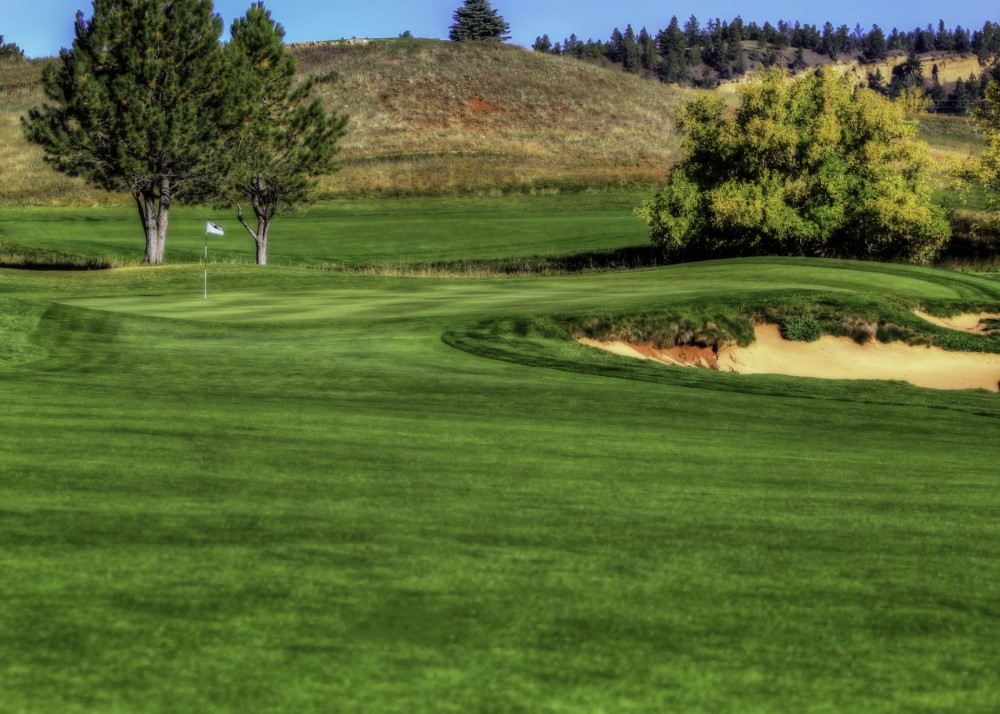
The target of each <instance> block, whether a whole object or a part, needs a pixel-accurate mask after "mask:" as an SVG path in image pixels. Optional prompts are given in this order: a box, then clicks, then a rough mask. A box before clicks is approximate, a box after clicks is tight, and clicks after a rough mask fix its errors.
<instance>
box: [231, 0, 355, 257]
mask: <svg viewBox="0 0 1000 714" xmlns="http://www.w3.org/2000/svg"><path fill="white" fill-rule="evenodd" d="M284 36H285V31H284V28H282V26H281V25H280V24H278V23H276V22H275V21H274V20H273V19H272V18H271V13H270V11H268V10H267V9H265V7H264V3H262V2H255V3H254V4H253V5H252V6H251V7H250V9H249V10H248V11H247V14H246V15H245V16H244V17H241V18H238V19H237V20H236V21H235V22H234V23H233V25H232V28H231V40H230V42H229V44H228V45H227V47H226V54H227V58H228V60H229V62H230V67H231V72H232V73H233V76H234V81H233V85H234V86H235V87H237V88H238V97H236V98H235V99H234V101H235V102H237V103H238V105H239V108H238V114H239V115H240V116H241V117H242V122H241V124H240V125H239V126H238V127H237V128H235V129H234V131H233V133H232V134H231V135H230V136H228V137H227V138H226V143H227V148H226V160H227V163H226V167H225V170H226V180H225V181H224V182H223V186H224V188H223V193H224V195H226V196H231V197H232V200H233V201H234V203H235V204H236V206H237V218H238V219H239V221H240V223H241V224H242V225H243V227H244V228H245V229H246V230H247V232H248V233H249V234H250V236H251V237H252V238H253V240H254V243H255V244H256V252H257V263H258V265H265V264H266V263H267V240H268V234H269V231H270V226H271V221H272V219H273V218H274V217H275V216H276V215H277V214H278V213H279V212H280V211H281V210H283V209H288V208H291V207H292V206H294V205H295V204H298V203H303V202H305V201H308V200H309V198H310V193H311V189H312V187H313V185H314V180H313V177H315V176H319V175H321V174H324V173H329V172H331V171H332V170H334V168H335V164H334V161H335V157H336V155H337V152H338V150H339V147H338V144H337V142H338V140H339V139H340V138H341V137H342V136H343V135H344V133H345V131H346V127H347V117H346V116H338V115H337V114H332V113H328V112H327V111H326V110H325V109H324V107H323V105H322V103H321V102H320V101H319V100H318V99H314V100H312V101H311V102H310V101H309V99H308V97H309V93H310V91H311V90H312V88H313V85H314V82H313V81H312V80H309V81H306V82H305V83H303V84H301V85H299V86H297V87H296V86H295V69H296V63H295V58H294V57H292V56H291V55H290V54H288V52H287V51H286V49H285V44H284ZM243 201H247V202H249V204H250V206H251V207H252V208H253V212H254V215H255V217H256V219H257V225H256V228H252V227H251V226H250V225H249V224H248V223H247V221H246V220H245V218H244V215H243V208H242V202H243Z"/></svg>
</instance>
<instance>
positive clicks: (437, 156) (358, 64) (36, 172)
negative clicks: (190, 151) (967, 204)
mask: <svg viewBox="0 0 1000 714" xmlns="http://www.w3.org/2000/svg"><path fill="white" fill-rule="evenodd" d="M293 51H294V52H295V54H296V56H297V57H298V59H299V64H300V68H301V71H302V73H303V74H311V75H315V76H317V77H319V78H320V80H321V82H320V85H319V87H318V89H317V93H318V96H320V97H321V98H322V99H323V100H324V101H325V102H326V103H327V104H328V105H329V106H330V107H332V108H336V109H338V110H340V111H345V112H347V113H349V114H350V115H351V117H352V124H351V129H350V133H349V134H348V136H347V138H346V139H345V141H344V142H343V147H344V152H343V154H342V157H341V158H342V160H343V170H341V171H340V172H339V173H337V174H335V175H333V176H330V177H325V178H324V179H322V182H321V195H322V196H323V197H326V198H334V197H342V196H358V195H373V196H374V195H414V194H459V193H480V194H487V195H488V194H495V193H500V192H508V191H519V192H532V191H534V192H549V191H556V190H578V189H583V188H609V187H614V188H619V187H637V186H641V187H649V186H651V185H655V184H658V183H659V182H660V181H661V180H662V179H663V177H664V176H665V175H666V172H667V170H668V169H669V167H670V165H671V164H672V163H673V162H674V161H675V160H676V159H677V158H678V151H679V142H678V138H677V136H676V134H675V132H674V125H673V119H672V117H673V115H674V112H675V111H676V110H677V108H678V107H679V106H681V105H682V104H684V103H685V102H687V101H688V100H690V99H691V98H692V97H693V96H694V93H693V91H692V90H687V89H679V88H676V87H670V86H667V85H663V84H660V83H659V82H656V81H654V80H649V79H644V78H641V77H638V76H634V75H628V74H624V73H622V72H620V71H618V70H617V69H615V68H613V67H610V66H601V65H598V64H590V63H585V62H579V61H576V60H573V59H569V58H561V57H554V56H551V55H546V54H539V53H534V52H529V51H527V50H524V49H521V48H517V47H512V46H507V45H498V44H495V43H487V44H475V43H450V42H441V41H435V40H412V39H411V40H381V41H373V42H370V43H369V44H367V45H316V46H309V45H302V46H297V47H295V48H293ZM51 61H53V60H34V61H31V62H27V63H25V62H5V63H0V205H26V204H31V205H76V206H88V205H102V204H105V205H106V204H120V205H128V203H129V199H128V198H127V197H123V196H109V195H107V194H105V193H104V192H101V191H96V190H94V189H92V188H89V187H87V186H86V185H85V184H84V183H83V182H82V181H78V180H73V179H68V178H66V177H64V176H61V175H58V174H56V173H54V172H53V171H51V170H50V169H49V168H48V167H47V166H46V165H45V164H44V162H43V161H42V153H41V151H39V150H38V149H37V148H35V147H32V146H29V145H28V144H27V143H26V142H25V141H24V138H23V137H22V136H21V131H20V127H19V124H18V117H19V116H21V115H22V114H24V113H26V112H27V111H28V109H29V108H31V107H32V106H36V105H38V104H39V103H41V102H42V100H43V97H42V93H41V88H40V85H39V78H40V76H41V71H42V67H43V66H44V65H45V64H46V63H47V62H51ZM956 61H957V60H956ZM845 67H846V65H845ZM962 68H963V71H964V65H962ZM845 71H846V70H845ZM887 71H888V70H887ZM735 86H736V85H735V84H731V85H726V86H725V87H724V88H723V91H728V92H731V91H732V90H733V89H734V88H735ZM921 123H922V125H926V130H925V131H924V132H923V137H924V138H925V139H926V140H927V141H928V142H929V143H930V144H931V147H932V150H933V157H934V158H935V159H936V160H937V162H938V164H939V165H940V166H944V165H945V164H946V163H947V162H948V161H951V160H953V159H955V158H957V157H960V156H962V155H968V153H970V152H971V153H975V152H977V151H978V150H980V148H981V146H982V139H981V138H980V137H979V136H978V135H976V134H975V133H974V132H973V131H971V130H970V128H969V124H968V122H967V121H966V120H965V119H961V118H954V117H946V118H945V117H935V116H926V117H921Z"/></svg>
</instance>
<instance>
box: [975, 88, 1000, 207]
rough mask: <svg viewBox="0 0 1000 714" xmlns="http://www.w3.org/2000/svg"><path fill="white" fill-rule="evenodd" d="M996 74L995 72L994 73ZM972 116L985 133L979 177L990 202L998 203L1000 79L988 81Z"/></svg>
mask: <svg viewBox="0 0 1000 714" xmlns="http://www.w3.org/2000/svg"><path fill="white" fill-rule="evenodd" d="M994 74H996V72H995V73H994ZM974 117H975V119H976V121H977V123H978V124H979V125H980V127H981V128H982V129H983V131H984V132H985V133H986V142H987V143H986V151H984V152H983V154H982V156H980V157H979V171H978V173H979V179H980V181H981V182H982V184H983V186H984V187H985V188H986V190H987V192H988V194H989V198H990V202H991V203H992V204H993V205H994V206H998V205H1000V81H995V80H994V81H990V83H989V84H987V85H986V91H985V92H984V93H983V103H982V104H981V105H980V106H979V107H977V108H976V111H975V112H974Z"/></svg>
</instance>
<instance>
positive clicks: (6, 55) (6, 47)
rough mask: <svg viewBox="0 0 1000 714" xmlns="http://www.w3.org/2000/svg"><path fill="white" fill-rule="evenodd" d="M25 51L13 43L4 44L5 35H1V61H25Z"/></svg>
mask: <svg viewBox="0 0 1000 714" xmlns="http://www.w3.org/2000/svg"><path fill="white" fill-rule="evenodd" d="M23 59H25V57H24V50H22V49H21V48H20V47H18V46H17V45H16V44H15V43H13V42H4V39H3V35H0V60H23Z"/></svg>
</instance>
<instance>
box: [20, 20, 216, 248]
mask: <svg viewBox="0 0 1000 714" xmlns="http://www.w3.org/2000/svg"><path fill="white" fill-rule="evenodd" d="M222 27H223V24H222V19H221V18H220V17H219V16H218V15H215V14H213V12H212V2H211V0H174V1H173V2H169V3H168V2H161V1H160V0H94V14H93V17H91V18H90V19H89V20H87V19H84V16H83V13H82V12H78V13H77V15H76V25H75V33H76V37H75V39H74V40H73V46H72V48H71V49H68V50H66V49H64V50H63V51H62V52H61V53H60V58H59V62H58V63H57V64H53V65H49V66H47V67H46V68H45V71H44V74H43V80H42V81H43V86H44V89H45V95H46V97H47V98H48V101H49V103H48V104H46V105H44V106H42V107H40V108H36V109H33V110H32V111H31V112H30V113H29V115H28V117H27V118H26V119H25V120H23V128H24V131H25V135H26V136H27V138H28V139H29V141H32V142H34V143H36V144H39V145H40V146H42V148H44V149H45V152H46V159H47V160H48V161H49V162H50V163H52V164H53V165H54V166H55V167H56V169H58V170H59V171H61V172H63V173H67V174H70V175H72V176H82V177H83V178H85V179H86V180H87V181H89V182H90V183H92V184H94V185H96V186H99V187H101V188H103V189H106V190H109V191H125V192H128V193H130V194H131V195H132V197H133V198H134V200H135V202H136V206H137V208H138V212H139V216H140V218H141V220H142V225H143V231H144V233H145V235H146V252H145V256H144V258H143V262H145V263H162V262H163V258H164V251H165V248H166V239H167V225H168V216H169V211H170V207H171V205H172V203H173V202H174V201H176V200H182V199H184V198H192V199H194V198H198V197H203V196H204V194H205V191H206V185H205V178H206V177H207V175H208V174H209V173H211V167H210V166H209V163H211V161H212V160H213V159H214V157H216V156H217V152H216V151H215V147H216V146H217V139H218V137H219V136H220V132H224V131H225V127H226V126H227V125H228V124H230V123H231V122H232V119H233V118H232V116H231V115H229V114H227V106H226V102H225V96H226V93H225V90H226V87H225V86H224V85H223V83H221V82H220V81H219V78H220V76H222V75H223V72H222V70H223V58H222V52H221V47H220V43H219V35H220V33H221V31H222Z"/></svg>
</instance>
